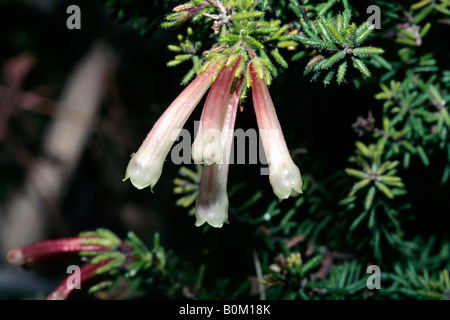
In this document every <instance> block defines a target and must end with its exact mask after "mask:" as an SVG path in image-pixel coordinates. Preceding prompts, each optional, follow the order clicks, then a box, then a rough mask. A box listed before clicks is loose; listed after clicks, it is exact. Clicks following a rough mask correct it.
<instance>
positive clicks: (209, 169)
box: [195, 79, 242, 228]
mask: <svg viewBox="0 0 450 320" xmlns="http://www.w3.org/2000/svg"><path fill="white" fill-rule="evenodd" d="M231 80H233V79H231ZM241 89H242V79H240V80H239V81H238V83H237V85H236V87H235V90H234V92H233V93H232V94H229V89H228V91H226V93H227V94H226V96H225V99H224V100H223V101H222V102H221V103H220V105H218V107H220V108H221V109H220V110H221V113H222V118H223V123H222V128H221V133H222V141H224V146H223V147H224V150H223V152H222V159H221V162H220V163H219V164H212V165H210V166H205V167H203V168H202V176H201V179H200V192H199V195H198V198H197V202H196V212H195V217H196V222H195V225H196V226H201V225H203V224H204V223H205V222H207V223H208V224H210V225H211V226H213V227H215V228H221V227H222V226H223V224H224V223H225V222H227V221H228V194H227V179H228V167H229V162H230V154H231V145H232V142H233V133H234V123H235V120H236V113H237V108H238V105H239V98H240V92H241Z"/></svg>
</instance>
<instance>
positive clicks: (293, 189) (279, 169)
mask: <svg viewBox="0 0 450 320" xmlns="http://www.w3.org/2000/svg"><path fill="white" fill-rule="evenodd" d="M250 81H251V84H252V97H253V105H254V108H255V113H256V119H257V122H258V127H259V133H260V136H261V140H262V143H263V147H264V151H265V154H266V158H267V161H268V165H269V172H270V173H269V180H270V183H271V185H272V188H273V192H274V193H275V195H276V196H277V197H278V199H279V200H280V201H281V200H283V199H286V198H288V197H290V196H298V195H299V194H301V193H303V192H302V184H303V182H302V178H301V175H300V170H299V169H298V167H297V166H296V165H295V164H294V162H293V161H292V158H291V156H290V154H289V150H288V148H287V146H286V141H285V139H284V136H283V132H282V130H281V126H280V123H279V121H278V117H277V114H276V111H275V106H274V105H273V101H272V98H271V96H270V93H269V89H268V88H267V84H266V81H265V79H260V78H259V76H258V73H257V71H256V68H255V67H254V66H253V64H251V65H250Z"/></svg>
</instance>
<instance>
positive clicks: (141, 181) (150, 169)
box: [122, 154, 164, 192]
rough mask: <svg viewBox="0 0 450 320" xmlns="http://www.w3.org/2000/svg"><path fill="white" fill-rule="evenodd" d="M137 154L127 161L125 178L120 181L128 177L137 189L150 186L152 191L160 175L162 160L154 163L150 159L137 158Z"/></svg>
mask: <svg viewBox="0 0 450 320" xmlns="http://www.w3.org/2000/svg"><path fill="white" fill-rule="evenodd" d="M137 155H138V154H136V155H135V156H133V158H131V160H130V162H129V163H128V167H127V171H126V173H125V178H124V179H123V180H122V181H126V180H127V179H130V181H131V183H132V184H133V186H134V187H136V188H137V189H139V190H142V189H144V188H146V187H148V186H150V189H151V191H152V192H153V187H154V186H155V185H156V183H157V182H158V180H159V177H160V176H161V173H162V166H163V164H164V162H161V163H156V164H155V163H151V161H142V160H148V159H147V158H145V159H139V157H137Z"/></svg>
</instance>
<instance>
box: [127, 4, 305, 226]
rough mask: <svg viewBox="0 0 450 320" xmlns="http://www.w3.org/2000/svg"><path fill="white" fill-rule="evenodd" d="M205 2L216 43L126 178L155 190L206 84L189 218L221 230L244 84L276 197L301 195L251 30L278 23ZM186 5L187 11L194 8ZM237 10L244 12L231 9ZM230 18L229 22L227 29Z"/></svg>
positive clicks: (266, 67)
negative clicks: (194, 196)
mask: <svg viewBox="0 0 450 320" xmlns="http://www.w3.org/2000/svg"><path fill="white" fill-rule="evenodd" d="M241 2H242V1H240V2H239V1H238V2H236V4H238V3H241ZM247 2H249V3H252V1H247ZM208 3H210V4H211V5H210V7H216V9H217V11H218V13H219V14H210V13H204V15H205V16H207V17H208V18H211V19H214V20H215V24H214V27H213V29H214V30H215V31H218V30H219V29H220V36H219V42H218V44H217V45H216V46H215V47H214V48H213V49H212V50H209V51H208V52H206V53H205V54H204V56H205V59H204V61H203V65H202V67H201V68H200V70H199V74H198V75H197V77H196V78H195V79H194V80H193V81H192V82H191V83H190V84H189V85H188V86H187V87H186V88H185V89H184V90H183V91H182V92H181V93H180V95H179V96H178V97H177V98H176V99H175V100H174V101H173V102H172V104H171V105H170V106H169V107H168V108H167V109H166V111H165V112H164V113H163V114H162V115H161V117H160V118H159V119H158V121H157V122H156V123H155V125H154V126H153V128H152V129H151V130H150V132H149V134H148V135H147V137H146V139H145V140H144V142H143V143H142V145H141V146H140V148H139V150H138V151H137V152H136V153H135V154H134V155H133V156H132V158H131V160H130V162H129V164H128V167H127V170H126V175H125V179H124V180H127V179H130V180H131V183H132V184H133V185H134V186H135V187H136V188H138V189H143V188H145V187H148V186H149V187H150V188H151V189H152V190H153V187H154V186H155V184H156V183H157V181H158V180H159V178H160V176H161V173H162V168H163V165H164V161H165V159H166V157H167V155H168V153H169V151H170V149H171V148H172V145H173V143H174V141H175V140H176V138H177V137H178V135H179V133H180V130H181V129H182V127H183V126H184V124H185V123H186V121H187V119H188V118H189V116H190V115H191V113H192V112H193V110H194V108H195V107H196V106H197V104H198V103H199V102H200V100H201V99H202V97H203V95H204V94H206V92H207V91H208V90H209V93H208V96H207V98H206V102H205V105H204V108H203V112H202V115H201V119H200V127H199V130H198V133H197V136H196V138H195V141H194V143H193V145H192V159H193V160H194V162H195V163H200V164H202V166H203V168H202V174H201V179H200V187H199V194H198V198H197V202H196V223H195V224H196V225H197V226H201V225H203V224H204V223H205V222H207V223H208V224H210V225H211V226H213V227H217V228H220V227H222V225H223V224H224V223H225V222H227V220H228V196H227V175H228V165H229V160H230V154H231V144H232V139H233V131H234V124H235V119H236V113H237V109H238V106H239V105H240V103H243V99H245V98H246V95H247V90H248V89H249V88H250V87H251V88H252V99H253V105H254V109H255V113H256V118H257V122H258V127H259V133H260V137H261V140H262V143H263V147H264V151H265V154H266V158H267V160H268V165H269V180H270V183H271V185H272V188H273V191H274V193H275V195H276V196H277V197H278V198H279V199H280V201H281V200H283V199H286V198H288V197H289V196H298V195H299V194H301V193H302V179H301V175H300V171H299V169H298V167H297V166H296V165H295V164H294V162H293V160H292V158H291V156H290V154H289V150H288V148H287V146H286V142H285V139H284V136H283V133H282V130H281V126H280V123H279V121H278V118H277V115H276V111H275V107H274V104H273V102H272V99H271V96H270V93H269V90H268V87H267V86H268V84H270V83H271V79H272V75H273V73H274V69H273V65H272V64H271V63H270V62H268V60H267V59H266V58H264V53H263V50H262V49H263V48H264V46H263V44H261V43H260V42H259V41H258V40H257V39H255V38H254V37H253V36H251V35H250V34H252V35H253V34H254V32H253V31H254V30H255V29H258V26H260V27H261V26H262V27H261V28H266V29H270V30H271V32H273V31H274V30H273V29H276V28H269V25H268V24H267V23H264V22H263V21H258V22H256V21H254V19H256V18H260V17H261V16H262V12H259V11H252V9H251V5H248V4H246V5H243V4H242V3H241V4H240V6H235V7H233V5H231V4H230V3H228V4H227V3H225V4H227V6H224V4H222V3H221V2H220V1H209V2H208ZM201 5H202V6H204V5H205V3H201ZM188 8H189V10H193V7H192V6H189V7H188ZM236 9H242V10H243V11H244V12H243V13H242V12H241V13H239V12H236ZM177 10H181V9H179V8H178V9H177ZM177 12H178V11H177ZM231 24H232V28H227V26H228V25H231ZM266 24H267V26H266ZM263 31H264V30H263ZM216 33H219V32H216ZM263 34H264V32H263ZM257 52H258V53H259V54H260V55H261V56H258V55H257V54H256V53H257Z"/></svg>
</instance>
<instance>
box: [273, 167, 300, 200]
mask: <svg viewBox="0 0 450 320" xmlns="http://www.w3.org/2000/svg"><path fill="white" fill-rule="evenodd" d="M269 180H270V183H271V184H272V188H273V192H274V193H275V195H276V196H277V197H278V200H279V201H282V200H284V199H287V198H289V197H297V196H299V195H300V194H302V193H303V190H302V186H303V181H302V177H301V175H300V170H299V169H298V167H297V166H296V165H295V164H294V163H293V162H291V163H290V164H287V165H285V166H280V167H279V168H278V170H277V171H276V172H274V173H272V172H271V173H270V176H269Z"/></svg>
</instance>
